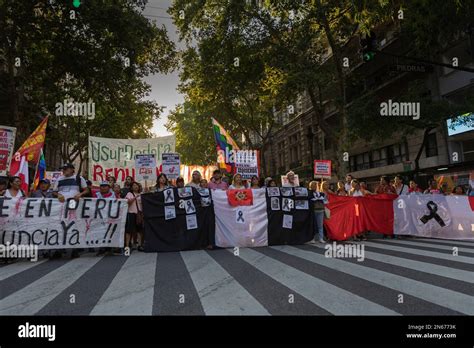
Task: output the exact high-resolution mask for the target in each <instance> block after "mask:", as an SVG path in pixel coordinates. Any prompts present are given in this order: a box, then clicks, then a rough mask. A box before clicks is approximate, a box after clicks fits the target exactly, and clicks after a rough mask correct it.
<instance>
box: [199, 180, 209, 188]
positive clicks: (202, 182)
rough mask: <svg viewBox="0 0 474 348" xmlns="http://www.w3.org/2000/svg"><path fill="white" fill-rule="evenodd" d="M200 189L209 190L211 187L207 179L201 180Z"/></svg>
mask: <svg viewBox="0 0 474 348" xmlns="http://www.w3.org/2000/svg"><path fill="white" fill-rule="evenodd" d="M199 187H200V188H205V189H207V188H208V187H209V184H208V182H207V180H206V179H201V182H200V183H199Z"/></svg>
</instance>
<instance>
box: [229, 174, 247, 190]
mask: <svg viewBox="0 0 474 348" xmlns="http://www.w3.org/2000/svg"><path fill="white" fill-rule="evenodd" d="M245 188H247V187H246V186H245V185H244V183H243V182H242V175H240V174H235V175H234V178H233V179H232V185H230V186H229V189H239V190H240V189H245Z"/></svg>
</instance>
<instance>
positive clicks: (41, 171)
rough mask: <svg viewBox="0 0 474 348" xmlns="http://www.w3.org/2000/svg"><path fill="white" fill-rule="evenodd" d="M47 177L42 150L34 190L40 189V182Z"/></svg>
mask: <svg viewBox="0 0 474 348" xmlns="http://www.w3.org/2000/svg"><path fill="white" fill-rule="evenodd" d="M45 177H46V161H45V159H44V153H43V149H41V154H40V158H39V160H38V166H37V168H36V174H35V181H34V190H36V189H37V188H38V185H39V182H40V180H42V179H44V178H45Z"/></svg>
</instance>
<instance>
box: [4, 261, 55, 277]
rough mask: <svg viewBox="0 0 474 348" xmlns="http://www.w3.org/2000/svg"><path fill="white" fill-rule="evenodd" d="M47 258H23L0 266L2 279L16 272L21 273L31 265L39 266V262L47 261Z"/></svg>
mask: <svg viewBox="0 0 474 348" xmlns="http://www.w3.org/2000/svg"><path fill="white" fill-rule="evenodd" d="M45 261H46V260H38V261H35V262H31V261H27V260H22V261H18V262H15V263H12V264H9V265H5V266H3V267H1V268H0V281H2V280H4V279H7V278H9V277H11V276H14V275H15V274H18V273H21V272H23V271H26V270H28V269H30V268H31V267H35V266H38V265H39V264H41V263H43V262H45Z"/></svg>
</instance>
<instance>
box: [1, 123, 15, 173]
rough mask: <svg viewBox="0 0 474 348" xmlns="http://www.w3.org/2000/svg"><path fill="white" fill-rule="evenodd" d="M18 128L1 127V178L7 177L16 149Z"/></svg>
mask: <svg viewBox="0 0 474 348" xmlns="http://www.w3.org/2000/svg"><path fill="white" fill-rule="evenodd" d="M15 134H16V128H14V127H7V126H0V176H5V175H7V171H8V168H10V162H11V161H12V155H13V148H14V147H15Z"/></svg>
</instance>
